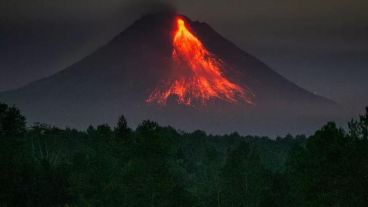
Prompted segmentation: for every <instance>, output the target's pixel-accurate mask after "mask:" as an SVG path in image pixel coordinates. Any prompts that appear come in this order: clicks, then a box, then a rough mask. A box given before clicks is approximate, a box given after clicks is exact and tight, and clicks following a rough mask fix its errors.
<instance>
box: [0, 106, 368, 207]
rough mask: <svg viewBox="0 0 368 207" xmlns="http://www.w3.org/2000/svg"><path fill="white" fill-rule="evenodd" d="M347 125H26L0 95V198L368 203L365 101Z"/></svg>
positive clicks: (18, 201)
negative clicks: (264, 132)
mask: <svg viewBox="0 0 368 207" xmlns="http://www.w3.org/2000/svg"><path fill="white" fill-rule="evenodd" d="M348 126H349V128H348V131H347V132H345V131H344V130H343V129H341V128H338V127H337V126H336V124H334V123H328V124H326V125H325V126H323V127H322V128H321V129H319V130H317V131H316V132H315V133H314V134H313V135H312V136H310V137H308V138H307V137H305V136H303V135H298V136H295V137H293V136H291V135H287V136H286V137H278V138H276V139H274V140H273V139H270V138H267V137H256V136H255V137H253V136H245V137H244V136H241V135H239V134H238V133H232V134H228V135H223V136H217V135H216V136H214V135H208V134H206V133H205V132H203V131H200V130H197V131H194V132H192V133H186V132H181V131H177V130H175V129H174V128H172V127H162V126H160V125H159V124H157V123H155V122H153V121H149V120H146V121H143V122H142V123H141V124H140V125H139V126H138V127H137V128H136V129H135V130H132V129H130V128H129V127H128V123H127V121H126V120H125V118H124V117H123V116H121V117H120V118H119V120H118V122H117V124H116V126H114V127H110V126H108V125H106V124H104V125H99V126H96V127H94V126H90V127H88V129H87V130H85V131H79V130H75V129H68V128H67V129H60V128H56V127H52V126H48V125H44V124H35V125H33V126H31V127H29V128H26V122H25V118H24V116H22V115H21V113H20V112H19V110H18V109H17V108H15V107H9V106H7V105H5V104H0V164H1V168H0V206H104V207H105V206H129V207H130V206H132V207H133V206H137V207H138V206H139V207H141V206H163V207H171V206H195V207H196V206H201V207H202V206H217V207H227V206H231V207H236V206H238V207H242V206H247V207H248V206H249V207H266V206H276V207H278V206H280V207H282V206H295V207H299V206H306V207H307V206H317V207H318V206H321V207H324V206H339V207H344V206H347V207H348V206H349V207H350V206H354V207H356V206H357V207H359V206H362V207H363V206H368V200H367V199H368V188H367V186H368V176H367V175H368V165H367V163H368V138H367V129H368V109H367V113H366V114H365V115H362V116H360V117H359V118H358V120H352V121H351V122H350V123H349V125H348Z"/></svg>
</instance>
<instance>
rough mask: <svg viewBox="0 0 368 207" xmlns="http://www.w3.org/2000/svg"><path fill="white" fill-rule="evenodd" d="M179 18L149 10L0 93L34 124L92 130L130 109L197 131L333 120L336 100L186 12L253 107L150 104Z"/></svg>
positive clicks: (133, 116) (168, 67)
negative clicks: (42, 74)
mask: <svg viewBox="0 0 368 207" xmlns="http://www.w3.org/2000/svg"><path fill="white" fill-rule="evenodd" d="M177 17H178V15H177V14H175V13H158V14H153V15H147V16H145V17H143V18H141V19H140V20H138V21H136V22H135V23H134V24H133V25H131V26H130V27H129V28H127V29H126V30H125V31H123V32H122V33H121V34H119V35H117V36H116V37H115V38H114V39H112V40H111V41H110V42H109V43H108V44H106V45H105V46H104V47H102V48H100V49H99V50H97V51H96V52H94V53H92V54H90V55H88V56H87V57H85V58H84V59H82V60H81V61H79V62H77V63H75V64H73V65H71V66H70V67H68V68H66V69H65V70H63V71H61V72H59V73H57V74H55V75H53V76H51V77H48V78H45V79H42V80H39V81H36V82H34V83H31V84H29V85H27V86H25V87H22V88H20V89H18V90H14V91H9V92H6V93H3V94H0V101H5V102H7V103H9V104H16V105H17V106H19V107H20V108H21V109H22V111H24V113H25V114H26V115H27V117H29V119H30V121H31V122H34V121H39V122H47V123H51V124H56V125H58V126H71V127H86V126H87V125H88V124H99V123H112V122H115V120H117V117H118V116H119V115H121V114H124V115H125V116H126V117H127V118H128V121H129V122H130V123H132V124H133V125H136V124H137V123H138V122H140V121H141V120H143V119H153V120H157V121H159V122H161V123H162V124H170V125H174V126H176V127H179V128H182V129H186V130H191V129H196V128H202V129H206V130H208V131H212V132H218V133H221V132H229V131H233V130H237V131H240V132H244V133H262V134H269V133H283V132H286V129H288V130H302V131H303V130H304V131H305V130H307V131H308V130H311V128H312V127H315V126H318V125H319V124H320V123H322V122H324V121H325V120H326V119H330V118H331V113H333V112H334V110H331V109H332V108H335V106H336V105H335V104H334V103H333V102H331V101H329V100H327V99H325V98H322V97H319V96H315V95H314V94H312V93H310V92H308V91H306V90H304V89H303V88H301V87H299V86H297V85H295V84H293V83H292V82H290V81H288V80H287V79H285V78H283V77H282V76H281V75H279V74H277V73H276V72H274V71H272V70H271V69H270V68H269V67H267V66H266V65H265V64H263V63H262V62H261V61H259V60H257V59H256V58H254V57H252V56H251V55H249V54H247V53H246V52H244V51H242V50H241V49H239V48H238V47H236V46H235V45H234V44H233V43H231V42H229V41H228V40H226V39H225V38H223V37H222V36H221V35H219V34H218V33H217V32H215V31H214V30H213V29H212V28H211V27H210V26H208V25H207V24H205V23H199V22H193V21H191V20H190V19H188V18H187V17H184V16H182V17H181V18H183V19H184V20H185V21H186V23H187V24H188V27H190V29H191V32H192V33H193V34H194V35H196V36H197V37H198V38H199V40H200V41H201V42H202V43H203V45H204V46H205V47H206V48H207V49H208V51H209V52H210V53H211V54H215V55H216V57H218V58H220V59H221V62H223V64H224V65H225V67H224V70H223V71H221V72H222V73H223V76H224V77H226V78H227V79H229V80H231V81H232V82H234V83H236V84H239V85H242V86H245V87H247V88H249V90H250V91H251V93H252V94H253V95H254V96H253V97H252V104H249V103H246V104H244V103H229V102H226V101H222V100H217V99H214V100H211V101H210V102H209V103H208V104H206V105H196V106H187V105H185V104H180V103H178V101H177V97H175V96H170V97H169V99H168V101H167V103H166V105H165V106H163V105H159V104H155V103H147V102H146V100H147V98H148V97H149V96H150V94H152V91H153V90H154V89H155V88H157V86H159V85H160V84H161V83H162V81H163V80H165V79H166V78H167V77H168V74H171V73H172V70H173V67H172V64H173V60H172V51H173V44H172V39H173V27H174V26H173V25H175V21H176V20H177Z"/></svg>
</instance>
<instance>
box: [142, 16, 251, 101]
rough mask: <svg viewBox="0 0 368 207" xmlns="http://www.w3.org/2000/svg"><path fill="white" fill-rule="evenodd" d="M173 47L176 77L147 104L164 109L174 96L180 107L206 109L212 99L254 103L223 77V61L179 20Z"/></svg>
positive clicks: (149, 98)
mask: <svg viewBox="0 0 368 207" xmlns="http://www.w3.org/2000/svg"><path fill="white" fill-rule="evenodd" d="M172 44H173V51H172V58H173V63H174V68H175V70H174V72H173V75H172V77H171V78H170V79H169V80H168V81H167V82H165V83H163V85H162V88H157V89H155V90H154V91H153V92H152V93H151V94H150V96H149V97H148V99H147V100H146V102H147V103H153V102H156V103H158V104H163V105H164V104H166V102H167V99H168V98H169V97H170V96H175V97H176V98H177V101H178V102H179V103H181V104H185V105H191V104H193V102H194V101H199V103H201V104H203V105H205V104H206V103H207V102H208V101H209V100H211V99H220V100H224V101H226V102H229V103H234V102H247V103H251V100H250V98H249V94H250V93H249V92H248V91H246V90H245V89H244V88H243V87H241V86H239V85H237V84H235V83H233V82H231V81H229V80H228V79H226V78H225V77H224V76H223V74H222V72H221V68H222V66H223V63H222V61H221V60H220V59H218V58H216V57H215V56H214V55H213V54H211V53H210V52H209V51H208V50H207V49H206V48H205V47H204V45H203V44H202V42H201V41H200V40H199V39H198V38H197V37H195V36H194V34H192V33H191V32H190V30H189V29H188V28H187V27H186V24H185V22H184V20H183V19H182V18H178V19H177V30H176V32H175V35H174V38H173V43H172Z"/></svg>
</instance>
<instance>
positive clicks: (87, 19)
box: [0, 0, 368, 111]
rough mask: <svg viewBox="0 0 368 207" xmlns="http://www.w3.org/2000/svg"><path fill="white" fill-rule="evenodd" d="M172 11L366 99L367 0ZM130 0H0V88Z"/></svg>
mask: <svg viewBox="0 0 368 207" xmlns="http://www.w3.org/2000/svg"><path fill="white" fill-rule="evenodd" d="M168 3H169V4H170V5H172V7H175V8H176V9H177V10H178V11H179V12H180V13H182V14H185V15H187V16H188V17H190V18H192V19H193V20H199V21H203V22H207V23H209V24H210V25H211V26H212V27H213V28H215V29H216V30H217V31H218V32H219V33H221V34H222V35H223V36H225V37H226V38H227V39H229V40H231V41H232V42H234V43H236V44H237V45H238V46H239V47H240V48H242V49H243V50H245V51H247V52H249V53H250V54H253V55H255V56H256V57H258V58H259V59H261V60H262V61H263V62H265V63H266V64H268V65H269V66H270V67H271V68H273V69H274V70H276V71H277V72H279V73H281V74H282V75H284V76H285V77H287V78H289V79H290V80H292V81H293V82H295V83H297V84H299V85H300V86H302V87H304V88H306V89H308V90H310V91H312V92H315V93H317V94H320V95H323V96H326V97H329V98H332V99H334V100H336V101H337V102H339V103H342V104H344V105H347V106H349V107H350V108H351V109H352V110H354V111H362V110H363V108H362V107H363V106H364V105H367V104H368V12H367V8H368V1H367V0H324V1H320V0H297V1H296V0H274V1H269V0H258V1H250V0H227V1H224V0H221V1H220V0H202V1H198V0H172V1H168ZM166 7H168V5H167V4H164V3H157V2H156V1H137V0H134V1H133V0H131V1H128V0H104V1H101V0H100V1H98V0H89V1H87V0H53V1H47V0H2V1H0V91H2V90H8V89H13V88H17V87H20V86H22V85H24V84H26V83H29V82H30V81H34V80H37V79H39V78H41V77H45V76H48V75H51V74H53V73H55V72H57V71H59V70H61V69H63V68H65V67H66V66H68V65H70V64H72V63H73V62H75V61H77V60H79V59H81V58H82V57H84V56H85V55H87V54H89V53H90V52H92V51H94V50H95V49H96V48H98V47H99V46H101V45H103V44H104V43H106V42H107V41H108V40H110V39H111V38H112V37H113V36H114V35H116V34H117V33H118V32H120V31H122V30H123V29H124V28H126V27H127V26H128V25H129V24H131V23H132V22H133V21H134V20H135V19H137V18H139V17H140V16H142V15H143V14H144V13H147V12H154V11H158V10H160V9H162V8H166Z"/></svg>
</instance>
